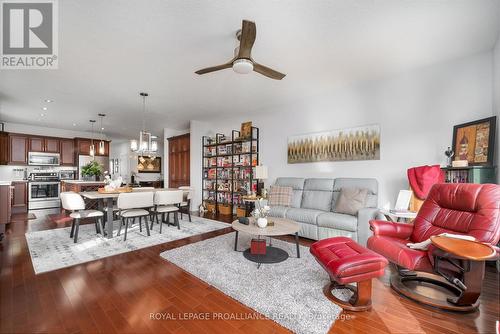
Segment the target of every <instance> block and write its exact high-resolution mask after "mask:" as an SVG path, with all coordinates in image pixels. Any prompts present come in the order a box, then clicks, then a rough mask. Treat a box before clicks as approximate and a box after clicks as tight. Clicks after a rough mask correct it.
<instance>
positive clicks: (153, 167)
mask: <svg viewBox="0 0 500 334" xmlns="http://www.w3.org/2000/svg"><path fill="white" fill-rule="evenodd" d="M137 171H138V172H139V173H161V158H160V157H154V158H150V157H147V156H138V157H137Z"/></svg>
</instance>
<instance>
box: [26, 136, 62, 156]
mask: <svg viewBox="0 0 500 334" xmlns="http://www.w3.org/2000/svg"><path fill="white" fill-rule="evenodd" d="M28 148H29V149H28V150H29V151H30V152H47V153H59V139H58V138H46V137H34V136H29V137H28Z"/></svg>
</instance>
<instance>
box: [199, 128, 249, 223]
mask: <svg viewBox="0 0 500 334" xmlns="http://www.w3.org/2000/svg"><path fill="white" fill-rule="evenodd" d="M202 145H203V150H202V155H203V156H202V161H203V168H202V169H203V171H202V189H203V203H204V205H205V207H206V208H207V209H208V211H213V210H215V212H216V213H220V214H226V215H230V214H231V215H232V214H235V213H236V210H237V208H240V209H241V210H244V209H245V203H244V202H243V198H242V197H243V196H245V195H247V194H250V193H251V192H256V191H257V182H258V180H257V179H255V178H254V175H255V166H257V165H258V164H259V129H258V128H256V127H253V126H252V128H251V135H250V136H249V137H247V138H242V137H241V132H240V131H238V130H232V131H231V136H229V137H228V136H226V135H224V134H222V133H217V134H216V135H215V137H209V136H203V138H202Z"/></svg>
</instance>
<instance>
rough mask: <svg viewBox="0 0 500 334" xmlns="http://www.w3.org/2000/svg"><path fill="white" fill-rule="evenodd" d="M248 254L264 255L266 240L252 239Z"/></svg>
mask: <svg viewBox="0 0 500 334" xmlns="http://www.w3.org/2000/svg"><path fill="white" fill-rule="evenodd" d="M250 254H253V255H265V254H266V240H264V239H252V241H251V242H250Z"/></svg>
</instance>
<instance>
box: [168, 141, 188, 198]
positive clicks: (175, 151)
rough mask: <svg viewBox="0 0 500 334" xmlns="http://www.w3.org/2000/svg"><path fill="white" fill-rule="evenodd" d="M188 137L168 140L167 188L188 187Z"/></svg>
mask: <svg viewBox="0 0 500 334" xmlns="http://www.w3.org/2000/svg"><path fill="white" fill-rule="evenodd" d="M189 173H190V135H189V133H187V134H184V135H181V136H176V137H171V138H168V186H169V187H170V188H178V187H180V186H189V185H190V174H189Z"/></svg>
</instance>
